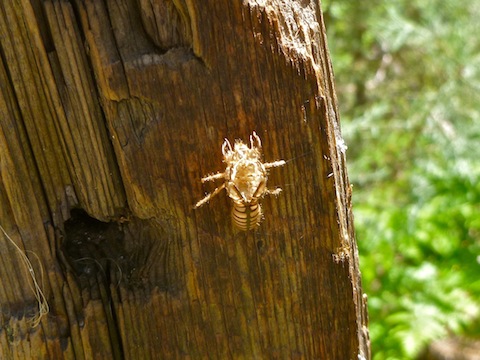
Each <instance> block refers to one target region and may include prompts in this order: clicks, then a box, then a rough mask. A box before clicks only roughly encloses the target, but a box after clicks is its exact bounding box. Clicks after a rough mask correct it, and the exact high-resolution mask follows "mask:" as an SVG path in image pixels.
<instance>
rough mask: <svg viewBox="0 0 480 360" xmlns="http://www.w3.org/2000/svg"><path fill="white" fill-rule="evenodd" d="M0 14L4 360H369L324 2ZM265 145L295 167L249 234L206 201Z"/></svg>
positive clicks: (227, 208)
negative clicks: (251, 148)
mask: <svg viewBox="0 0 480 360" xmlns="http://www.w3.org/2000/svg"><path fill="white" fill-rule="evenodd" d="M0 11H1V13H0V34H1V49H0V51H1V58H0V77H1V78H0V84H1V96H0V111H1V114H0V124H1V126H0V151H1V152H0V180H1V181H0V206H1V207H0V225H1V227H2V229H4V232H1V233H0V249H1V254H2V256H1V263H0V276H1V282H0V312H1V317H0V323H1V329H0V343H1V344H0V358H2V359H13V358H15V359H32V358H38V359H46V358H49V359H61V358H66V359H74V358H75V359H92V358H95V359H112V358H114V359H123V358H125V359H155V358H166V359H170V358H194V359H196V358H221V359H223V358H235V359H236V358H246V359H253V358H256V359H261V358H285V359H287V358H309V359H361V358H369V343H368V331H367V328H366V326H367V324H366V323H367V319H366V305H365V299H364V297H363V296H362V295H363V294H362V289H361V282H360V272H359V269H358V256H357V248H356V243H355V238H354V231H353V216H352V211H351V190H350V185H349V183H348V178H347V175H346V170H345V149H346V147H345V145H344V143H343V141H342V137H341V134H340V130H339V126H340V125H339V120H338V110H337V104H336V97H335V89H334V85H333V74H332V69H331V65H330V60H329V56H328V51H327V45H326V36H325V29H324V26H323V21H322V14H321V10H320V4H319V3H318V2H317V1H316V0H306V1H305V0H292V1H258V0H257V1H255V0H243V1H240V0H101V1H100V0H71V1H67V0H43V1H39V0H33V1H32V0H5V1H3V2H1V4H0ZM253 131H256V133H257V134H258V135H259V137H260V138H261V140H262V144H263V153H264V157H265V159H264V161H265V162H266V163H267V162H272V161H276V160H279V159H284V160H286V165H285V166H283V167H276V168H272V169H270V174H269V187H270V188H271V189H274V188H275V187H280V188H282V189H283V192H282V193H281V194H280V195H279V196H278V197H274V196H267V197H265V198H264V199H263V200H261V202H262V206H263V213H264V219H263V221H262V222H261V224H260V226H259V227H256V228H254V229H252V230H249V231H246V232H244V231H240V230H238V229H236V228H235V226H234V224H232V221H231V216H230V212H231V209H232V201H231V200H230V198H229V197H228V196H226V192H225V190H223V192H220V193H219V194H218V195H217V196H216V197H214V198H212V199H211V201H210V202H209V203H208V204H205V205H203V206H202V207H200V208H198V209H194V208H193V205H194V204H195V203H196V202H197V201H198V200H200V199H201V198H203V197H204V196H205V194H206V193H210V192H212V191H213V190H214V188H215V186H220V185H221V181H217V182H216V184H212V183H209V182H207V183H205V184H202V182H201V181H200V179H201V178H202V177H203V176H205V175H207V174H212V173H215V172H220V173H221V172H223V171H224V170H225V166H226V164H225V163H223V162H222V160H223V155H222V149H221V146H222V143H223V141H224V138H228V139H230V141H231V142H232V144H233V140H234V139H241V140H242V141H243V142H244V143H248V137H249V135H251V134H252V132H253ZM15 245H16V246H18V248H16V247H15ZM22 254H24V255H26V256H27V257H28V259H29V260H30V262H31V266H32V268H30V271H29V268H28V266H29V265H28V262H26V261H25V260H24V259H23V258H22ZM32 278H35V279H36V280H37V281H38V286H37V287H35V286H34V285H35V284H34V283H33V280H32ZM35 290H36V291H35ZM40 290H41V291H43V294H45V299H46V301H47V303H48V306H49V310H50V311H49V313H48V314H44V313H45V312H46V304H47V303H45V302H44V301H43V300H42V299H43V298H42V297H41V292H40ZM37 320H38V321H37ZM37 322H38V324H37Z"/></svg>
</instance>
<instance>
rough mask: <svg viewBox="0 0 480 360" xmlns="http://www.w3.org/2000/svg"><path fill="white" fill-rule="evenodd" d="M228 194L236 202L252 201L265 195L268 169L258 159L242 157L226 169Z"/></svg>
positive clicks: (246, 202) (245, 202)
mask: <svg viewBox="0 0 480 360" xmlns="http://www.w3.org/2000/svg"><path fill="white" fill-rule="evenodd" d="M226 174H227V177H226V184H225V185H226V189H227V193H228V196H229V197H230V198H231V199H232V200H233V201H236V202H239V201H241V202H243V203H244V204H248V203H250V202H251V201H252V200H256V199H257V198H259V197H261V196H262V195H263V192H264V190H265V183H266V180H267V176H266V170H265V168H264V166H263V164H262V162H261V161H260V160H258V159H241V160H239V161H237V162H236V163H234V164H231V165H230V166H228V167H227V169H226Z"/></svg>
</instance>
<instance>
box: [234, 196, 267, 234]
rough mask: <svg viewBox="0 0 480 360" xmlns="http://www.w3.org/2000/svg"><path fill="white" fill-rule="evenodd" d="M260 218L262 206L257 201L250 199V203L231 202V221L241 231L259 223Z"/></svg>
mask: <svg viewBox="0 0 480 360" xmlns="http://www.w3.org/2000/svg"><path fill="white" fill-rule="evenodd" d="M261 220H262V207H261V206H260V204H259V203H258V201H252V202H251V203H250V204H244V203H243V202H234V203H233V209H232V221H233V223H234V224H235V226H236V227H237V228H238V229H240V230H242V231H248V230H251V229H253V228H255V227H257V226H258V225H260V221H261Z"/></svg>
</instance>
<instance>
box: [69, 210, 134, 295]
mask: <svg viewBox="0 0 480 360" xmlns="http://www.w3.org/2000/svg"><path fill="white" fill-rule="evenodd" d="M124 237H125V235H124V230H123V227H122V225H120V224H118V223H115V222H102V221H99V220H97V219H94V218H92V217H90V216H89V215H88V214H87V213H86V212H85V211H83V210H78V209H75V210H72V212H71V218H70V219H69V220H68V221H66V222H65V238H64V242H63V249H62V250H63V252H64V254H65V257H66V259H67V261H68V263H69V264H70V266H71V268H72V269H73V271H74V273H75V274H76V275H77V277H78V279H79V281H80V284H81V286H82V288H84V287H87V286H89V285H90V286H91V285H92V284H93V283H96V282H97V281H98V280H101V281H102V282H103V281H106V282H109V283H115V284H119V283H120V282H121V281H122V280H123V278H124V274H125V269H126V268H127V257H126V256H125V241H124Z"/></svg>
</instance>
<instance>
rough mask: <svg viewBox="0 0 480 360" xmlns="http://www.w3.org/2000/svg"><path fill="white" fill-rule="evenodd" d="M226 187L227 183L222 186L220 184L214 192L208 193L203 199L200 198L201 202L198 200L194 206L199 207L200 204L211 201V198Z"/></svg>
mask: <svg viewBox="0 0 480 360" xmlns="http://www.w3.org/2000/svg"><path fill="white" fill-rule="evenodd" d="M224 187H225V183H223V184H222V185H221V186H219V187H218V188H216V189H215V190H214V191H213V192H212V193H210V194H207V196H205V197H204V198H203V199H202V200H200V201H199V202H197V203H196V204H195V206H194V207H193V208H194V209H197V208H199V207H200V206H202V205H203V204H205V203H207V202H209V201H210V199H211V198H213V197H214V196H215V195H217V194H218V193H219V192H220V191H222V190H223V188H224Z"/></svg>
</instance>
